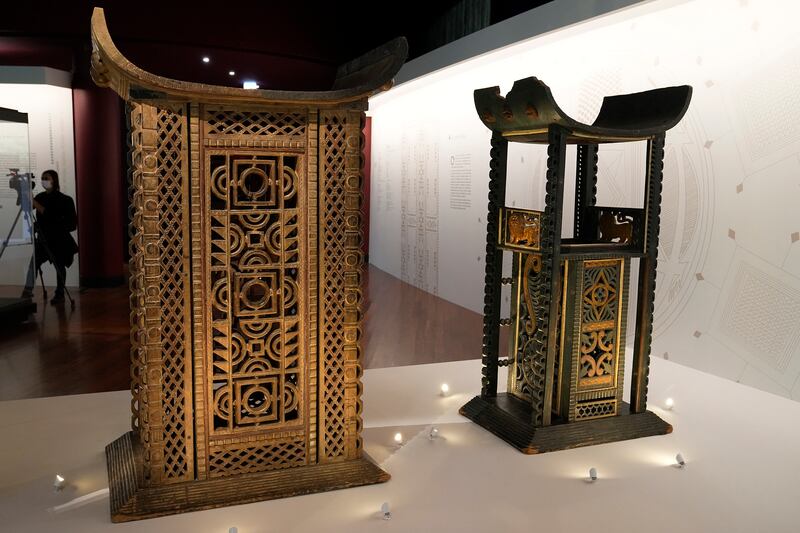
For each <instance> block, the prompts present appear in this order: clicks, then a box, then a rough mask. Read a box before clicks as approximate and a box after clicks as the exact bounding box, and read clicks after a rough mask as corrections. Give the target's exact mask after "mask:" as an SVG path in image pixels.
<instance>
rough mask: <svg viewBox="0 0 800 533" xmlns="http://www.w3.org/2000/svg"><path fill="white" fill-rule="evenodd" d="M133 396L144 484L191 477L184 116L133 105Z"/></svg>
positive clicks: (131, 232)
mask: <svg viewBox="0 0 800 533" xmlns="http://www.w3.org/2000/svg"><path fill="white" fill-rule="evenodd" d="M129 116H130V158H131V160H130V168H131V190H130V193H131V223H130V230H129V232H130V236H131V241H130V252H131V259H130V265H131V280H130V286H131V376H132V380H131V391H132V393H133V398H132V405H131V407H132V411H133V415H134V418H133V429H134V431H136V432H137V433H138V437H139V444H141V446H142V451H143V453H142V459H143V463H144V465H145V468H144V471H143V475H144V481H145V483H155V484H157V483H173V482H180V481H185V480H188V479H192V477H193V476H194V467H193V461H192V457H193V454H194V450H193V448H192V446H191V440H192V433H193V425H192V422H191V420H192V404H191V395H187V394H186V392H187V390H186V386H187V384H189V383H191V382H192V374H191V372H192V370H191V346H190V345H189V344H188V334H189V329H190V328H189V327H188V324H190V322H189V319H188V316H189V315H188V307H187V294H188V291H189V287H188V269H189V266H188V261H187V258H188V255H189V254H188V246H189V243H188V240H187V239H185V235H186V233H185V232H186V226H187V220H186V219H185V218H184V214H185V213H187V212H188V203H187V202H188V198H187V194H186V188H187V185H188V183H185V180H184V175H185V174H184V170H185V169H184V161H185V158H184V139H185V137H186V135H187V132H186V130H185V113H184V111H183V110H182V108H180V107H178V108H176V110H171V109H169V108H167V107H161V108H156V107H154V106H150V105H147V104H134V105H132V106H131V108H130V115H129Z"/></svg>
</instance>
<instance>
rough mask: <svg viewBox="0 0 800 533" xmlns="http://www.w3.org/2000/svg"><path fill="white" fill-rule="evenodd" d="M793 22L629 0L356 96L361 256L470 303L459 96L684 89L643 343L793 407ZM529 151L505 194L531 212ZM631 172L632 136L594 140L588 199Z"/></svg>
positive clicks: (475, 262) (464, 127)
mask: <svg viewBox="0 0 800 533" xmlns="http://www.w3.org/2000/svg"><path fill="white" fill-rule="evenodd" d="M798 18H800V4H798V3H795V2H783V1H779V0H761V1H746V0H695V1H692V2H683V1H678V0H660V1H659V0H657V1H653V2H646V3H643V4H642V5H638V6H635V7H632V8H628V9H624V10H621V11H618V12H615V13H612V14H610V15H607V16H603V17H600V18H597V19H594V20H590V21H587V22H584V23H581V24H577V25H574V26H571V27H569V28H565V29H563V30H559V31H555V32H551V33H549V34H547V35H544V36H541V37H537V38H534V39H531V40H528V41H525V42H522V43H518V44H516V45H513V46H510V47H507V48H505V49H502V50H498V51H495V52H491V53H489V54H484V55H482V56H479V57H477V58H474V59H471V60H469V61H466V62H463V63H460V64H458V65H455V66H453V67H450V68H447V69H444V70H441V71H438V72H436V73H433V74H430V75H427V76H424V77H422V78H418V79H416V80H412V81H410V82H408V83H405V84H403V85H401V86H399V87H397V88H395V89H393V90H392V91H389V92H388V93H385V94H383V95H380V96H378V97H375V98H373V99H372V100H371V102H370V103H371V108H372V111H371V115H372V116H373V147H374V148H373V154H372V179H373V185H372V199H371V201H372V202H371V206H372V207H371V209H372V211H371V222H370V224H371V227H372V236H371V239H370V261H371V262H372V263H374V264H375V265H376V266H377V267H379V268H381V269H383V270H386V271H387V272H389V273H391V274H393V275H395V276H397V277H400V278H401V279H403V280H404V281H407V282H409V283H412V284H414V285H416V286H418V287H420V288H422V289H425V290H427V291H429V292H432V293H434V294H437V295H439V296H440V297H442V298H445V299H447V300H449V301H451V302H454V303H456V304H458V305H461V306H464V307H467V308H469V309H472V310H474V311H477V312H481V311H482V299H483V294H482V291H483V268H484V267H483V256H484V253H485V251H484V248H485V233H484V228H485V226H484V223H485V216H486V196H487V176H488V161H489V138H490V133H489V131H488V130H487V129H486V128H485V127H484V126H483V125H482V124H481V122H480V121H479V120H478V118H477V115H476V113H475V110H474V104H473V100H472V92H473V90H474V89H477V88H482V87H488V86H493V85H500V87H501V90H502V92H503V93H504V94H505V93H506V92H507V91H508V90H509V89H510V88H511V85H512V83H513V82H514V80H516V79H520V78H524V77H527V76H534V75H535V76H537V77H539V78H540V79H542V80H543V81H545V83H547V84H548V85H550V87H551V88H552V90H553V94H554V95H555V97H556V99H557V101H558V102H559V104H560V105H561V106H562V108H563V109H564V110H565V111H566V112H567V113H568V114H570V115H571V116H573V117H575V118H577V119H580V120H583V121H586V122H591V121H592V120H593V119H594V116H595V115H596V113H597V110H598V109H599V106H600V102H601V99H602V96H604V95H609V94H621V93H629V92H635V91H644V90H648V89H652V88H655V87H663V86H669V85H681V84H689V85H692V86H693V87H694V97H693V101H692V105H691V107H690V109H689V112H688V113H687V115H686V117H685V118H684V120H683V121H682V122H681V123H680V124H679V125H678V126H677V127H676V128H674V129H673V130H671V131H670V132H669V133H668V135H667V146H666V156H665V167H666V168H665V182H664V193H663V209H662V217H661V223H662V226H661V241H660V247H659V263H658V285H657V295H656V298H657V299H656V311H655V315H656V317H655V332H654V333H655V340H654V344H653V353H654V355H656V356H662V357H665V358H669V359H671V360H673V361H677V362H680V363H683V364H687V365H689V366H692V367H695V368H698V369H701V370H705V371H708V372H711V373H714V374H717V375H720V376H724V377H727V378H729V379H733V380H736V381H739V382H742V383H746V384H749V385H753V386H755V387H758V388H761V389H764V390H768V391H770V392H774V393H776V394H780V395H782V396H786V397H792V398H794V399H796V400H800V379H798V377H799V376H800V342H798V340H800V339H798V334H797V333H796V332H797V331H800V217H799V216H798V215H797V213H796V209H797V207H796V206H797V202H798V199H800V92H798V90H797V87H800V32H797V29H796V21H797V20H798ZM485 31H491V28H490V29H489V30H485ZM434 53H435V52H434ZM545 161H546V152H545V149H544V148H543V147H536V146H520V145H512V146H511V148H510V150H509V176H508V190H507V194H506V198H507V200H506V203H507V204H508V205H512V206H518V207H525V208H533V209H541V208H542V207H543V202H544V192H543V186H544V169H545ZM644 168H645V163H644V146H643V144H642V143H638V144H625V145H616V146H608V147H602V148H601V151H600V163H599V180H598V203H599V204H601V205H626V206H634V207H640V206H641V205H642V197H643V187H642V185H643V183H642V182H643V171H644ZM567 175H568V176H572V175H574V153H571V159H570V161H569V165H568V168H567ZM571 181H572V180H568V183H570V185H568V187H567V192H566V194H565V196H566V198H565V202H566V205H570V204H571V202H572V195H573V191H572V188H574V184H572V183H571ZM571 231H572V220H571V216H570V217H568V218H565V220H564V233H565V235H567V234H570V233H571ZM508 274H509V272H506V275H508ZM720 347H723V348H724V349H720ZM724 354H727V355H724Z"/></svg>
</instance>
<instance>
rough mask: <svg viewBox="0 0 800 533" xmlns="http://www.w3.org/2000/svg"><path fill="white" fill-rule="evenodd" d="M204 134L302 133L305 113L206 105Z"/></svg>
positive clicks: (266, 134) (304, 124) (255, 134)
mask: <svg viewBox="0 0 800 533" xmlns="http://www.w3.org/2000/svg"><path fill="white" fill-rule="evenodd" d="M205 123H206V135H211V136H214V135H248V136H304V135H305V134H306V126H307V116H306V114H305V113H301V112H294V111H287V112H281V111H274V110H269V111H266V110H263V111H261V110H231V109H213V108H206V111H205Z"/></svg>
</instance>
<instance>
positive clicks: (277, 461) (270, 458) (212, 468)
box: [208, 436, 306, 478]
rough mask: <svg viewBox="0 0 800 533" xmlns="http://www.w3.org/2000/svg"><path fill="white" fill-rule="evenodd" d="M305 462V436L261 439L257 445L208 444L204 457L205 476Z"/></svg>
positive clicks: (280, 467)
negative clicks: (206, 460) (206, 467)
mask: <svg viewBox="0 0 800 533" xmlns="http://www.w3.org/2000/svg"><path fill="white" fill-rule="evenodd" d="M304 464H306V443H305V439H304V438H303V437H302V436H300V437H295V438H291V439H286V440H277V441H271V442H261V443H259V444H258V445H257V446H245V447H238V446H232V447H231V446H212V447H211V450H210V456H209V458H208V469H209V477H212V478H215V477H222V476H230V475H234V474H246V473H249V472H263V471H267V470H279V469H282V468H291V467H293V466H300V465H304Z"/></svg>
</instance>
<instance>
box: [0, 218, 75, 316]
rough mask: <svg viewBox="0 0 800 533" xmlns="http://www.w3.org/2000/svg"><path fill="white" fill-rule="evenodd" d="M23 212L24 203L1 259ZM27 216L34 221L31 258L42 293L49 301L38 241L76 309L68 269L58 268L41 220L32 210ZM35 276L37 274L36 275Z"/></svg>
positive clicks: (71, 304)
mask: <svg viewBox="0 0 800 533" xmlns="http://www.w3.org/2000/svg"><path fill="white" fill-rule="evenodd" d="M22 213H23V205H20V206H19V210H18V211H17V216H16V217H14V223H13V224H11V228H10V229H9V230H8V235H6V238H5V240H3V247H2V248H0V259H2V258H3V254H4V253H5V251H6V248H8V241H10V240H11V235H12V234H13V233H14V229H15V228H16V227H17V223H18V222H19V217H20V215H22ZM25 218H26V219H28V218H30V219H31V220H32V221H33V224H32V226H33V233H34V237H33V250H34V253H33V257H31V259H32V260H33V262H34V266H35V268H36V273H37V274H38V275H39V282H40V283H41V286H42V295H43V298H44V301H45V302H47V288H46V287H45V285H44V274H43V273H42V263H40V262H39V261H37V260H36V244H37V243H38V244H39V246H40V247H41V249H42V250H44V252H45V253H46V254H47V259H48V261H50V262H51V263H52V264H53V266H54V267H56V280H57V281H56V285H58V284H61V286H62V287H64V294H66V295H67V298H68V299H69V303H70V306H71V307H72V308H73V309H75V300H74V299H73V298H72V294H70V292H69V289H68V288H67V280H66V279H65V276H66V269H64V271H63V273H62V271H61V269H59V268H58V263H57V262H56V258H55V256H54V255H53V252H52V250H50V246H49V245H48V244H47V239H46V238H45V236H44V233H42V231H41V229H40V228H39V222H38V221H37V220H36V217H34V216H33V214H32V213H30V212H27V211H26V212H25ZM34 278H35V276H34Z"/></svg>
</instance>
